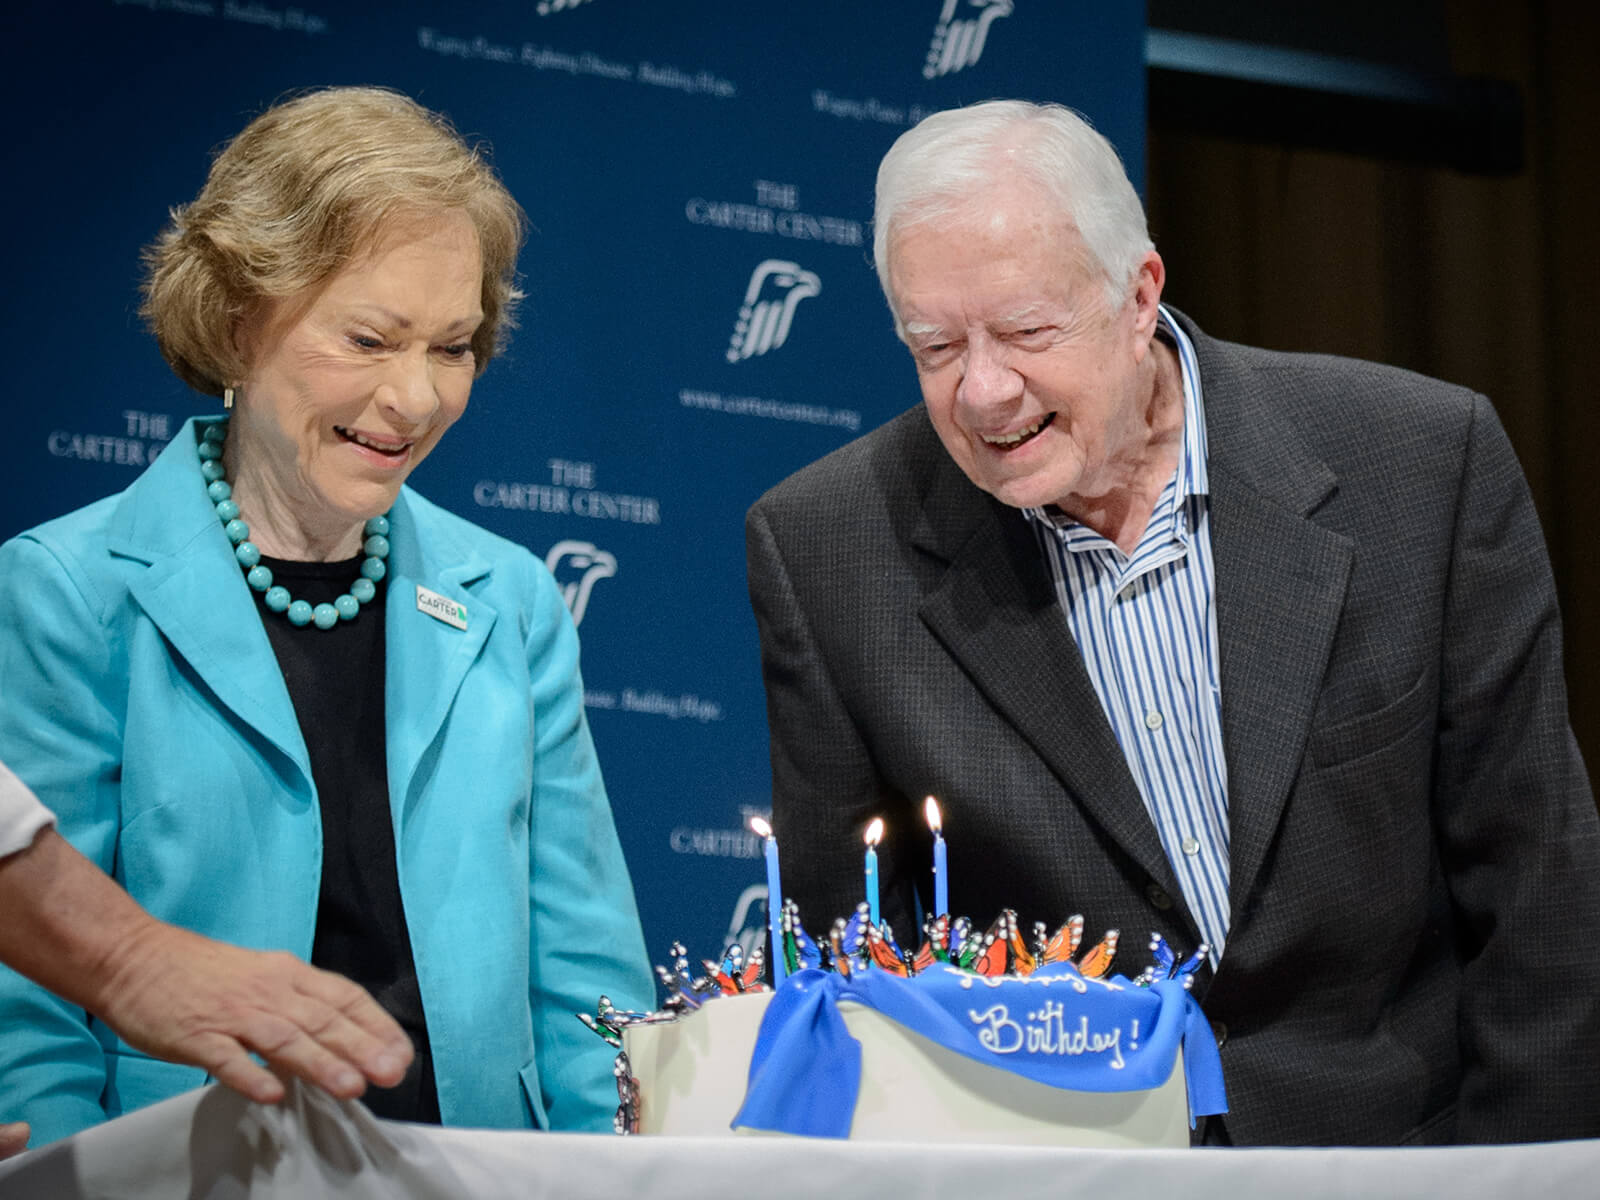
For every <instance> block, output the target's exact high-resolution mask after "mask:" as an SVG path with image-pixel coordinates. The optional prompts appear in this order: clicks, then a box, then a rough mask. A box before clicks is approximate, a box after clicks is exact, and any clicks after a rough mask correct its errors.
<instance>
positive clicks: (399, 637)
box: [384, 489, 499, 834]
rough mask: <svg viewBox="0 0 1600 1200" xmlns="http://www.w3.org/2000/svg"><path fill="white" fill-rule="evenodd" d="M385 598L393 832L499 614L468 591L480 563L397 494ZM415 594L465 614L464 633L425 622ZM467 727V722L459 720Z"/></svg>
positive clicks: (480, 578)
mask: <svg viewBox="0 0 1600 1200" xmlns="http://www.w3.org/2000/svg"><path fill="white" fill-rule="evenodd" d="M389 540H390V551H389V570H390V574H389V598H388V604H387V607H386V609H385V613H384V615H385V620H386V622H387V638H388V655H389V669H388V671H387V673H386V675H387V682H386V685H385V694H384V703H385V706H386V708H387V723H388V736H389V746H388V759H389V803H390V805H391V806H392V810H393V817H394V823H395V830H396V832H397V834H398V831H399V830H400V829H401V827H402V824H403V820H404V815H405V811H406V806H407V805H408V804H409V803H410V802H411V799H412V796H413V792H414V791H416V790H417V788H418V786H419V785H420V784H421V783H422V782H424V780H423V778H422V776H423V775H424V773H426V772H429V770H430V764H431V765H437V762H438V754H437V753H434V754H430V753H429V749H430V747H432V746H433V744H434V742H435V740H436V739H437V738H438V736H439V733H440V730H441V729H442V728H443V726H444V723H445V718H446V717H447V716H448V715H449V714H450V710H451V707H452V706H453V705H454V704H455V702H456V697H457V693H458V692H459V691H460V689H461V682H462V680H463V679H464V678H465V677H466V674H467V669H468V668H469V667H470V666H471V665H472V663H473V662H474V661H475V660H476V659H477V658H478V656H479V654H480V653H482V651H483V647H484V643H485V642H486V641H487V640H488V637H489V631H490V630H491V629H493V628H494V624H495V621H496V620H497V619H498V615H499V614H498V613H497V612H496V611H495V609H494V608H492V607H491V606H490V605H489V603H488V602H487V601H486V600H484V599H483V598H482V596H480V595H477V594H475V593H474V591H473V588H474V585H476V584H479V583H481V582H484V581H486V580H487V579H488V577H489V574H490V570H491V568H490V565H489V563H488V561H487V560H486V559H484V558H483V557H482V556H481V555H479V554H477V553H476V552H475V551H473V550H472V549H470V548H467V547H463V546H461V545H460V544H458V543H457V542H455V541H454V540H453V539H451V538H450V537H449V536H448V534H446V533H445V532H444V530H443V527H442V526H441V525H440V524H438V523H437V522H435V521H434V520H433V516H432V508H431V506H430V505H427V504H426V503H425V502H420V501H419V498H418V497H417V496H416V495H415V494H414V493H412V492H410V491H409V489H403V490H402V491H401V493H400V497H399V499H398V500H397V502H396V504H395V508H394V513H393V520H392V528H391V532H390V538H389ZM419 586H421V587H423V588H426V589H427V590H428V591H430V592H434V593H437V594H438V595H441V596H444V597H446V598H447V599H450V600H453V601H455V602H456V603H457V604H458V605H461V606H463V607H464V608H465V609H466V626H467V627H466V628H465V629H458V628H456V627H455V626H454V625H451V624H449V623H447V622H446V621H443V620H441V619H439V618H438V617H435V616H431V615H429V614H428V613H426V612H424V611H422V610H421V608H420V607H419V605H418V592H417V588H418V587H419ZM458 715H460V716H463V717H464V718H465V719H468V720H470V719H471V714H470V713H468V714H458Z"/></svg>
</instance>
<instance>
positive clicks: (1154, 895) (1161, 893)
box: [1144, 883, 1172, 912]
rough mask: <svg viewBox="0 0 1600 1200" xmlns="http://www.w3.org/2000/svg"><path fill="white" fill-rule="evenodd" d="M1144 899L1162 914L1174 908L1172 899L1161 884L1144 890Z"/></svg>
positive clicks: (1151, 885) (1154, 884) (1155, 884)
mask: <svg viewBox="0 0 1600 1200" xmlns="http://www.w3.org/2000/svg"><path fill="white" fill-rule="evenodd" d="M1144 898H1145V899H1146V900H1148V901H1150V903H1151V905H1152V906H1154V907H1155V908H1159V909H1160V910H1161V911H1162V912H1166V911H1167V909H1169V908H1171V907H1172V897H1171V896H1169V895H1167V890H1166V889H1165V888H1164V887H1162V886H1161V885H1160V884H1159V883H1152V884H1150V885H1149V886H1147V887H1146V888H1145V889H1144Z"/></svg>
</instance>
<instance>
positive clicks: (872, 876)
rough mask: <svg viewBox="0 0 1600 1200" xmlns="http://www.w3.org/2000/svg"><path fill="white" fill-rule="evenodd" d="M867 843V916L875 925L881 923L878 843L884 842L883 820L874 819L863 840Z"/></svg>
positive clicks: (879, 818)
mask: <svg viewBox="0 0 1600 1200" xmlns="http://www.w3.org/2000/svg"><path fill="white" fill-rule="evenodd" d="M863 840H864V841H865V842H866V843H867V916H868V918H869V919H870V920H871V921H872V923H873V924H874V925H877V924H880V923H881V918H880V917H879V916H878V843H879V842H881V841H882V840H883V818H882V817H873V818H872V824H871V825H868V826H867V834H866V837H865V838H864V839H863Z"/></svg>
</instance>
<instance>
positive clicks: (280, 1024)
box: [93, 919, 412, 1103]
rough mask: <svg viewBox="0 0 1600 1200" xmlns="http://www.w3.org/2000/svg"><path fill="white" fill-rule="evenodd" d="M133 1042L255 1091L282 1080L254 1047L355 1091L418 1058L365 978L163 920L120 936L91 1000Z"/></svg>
mask: <svg viewBox="0 0 1600 1200" xmlns="http://www.w3.org/2000/svg"><path fill="white" fill-rule="evenodd" d="M93 1007H94V1011H96V1012H97V1013H98V1015H99V1016H101V1017H102V1018H103V1019H104V1020H105V1022H106V1023H107V1024H108V1025H110V1026H111V1027H112V1028H113V1029H115V1030H116V1031H117V1032H118V1033H120V1034H121V1035H122V1037H123V1040H125V1041H126V1042H127V1043H128V1044H129V1045H131V1046H133V1047H134V1048H135V1049H138V1050H142V1051H144V1052H145V1053H146V1054H151V1055H154V1056H155V1057H157V1058H165V1059H170V1060H172V1061H173V1062H185V1063H190V1064H192V1065H194V1066H197V1067H204V1068H205V1069H206V1071H207V1072H209V1073H210V1074H211V1075H212V1076H214V1077H215V1078H216V1079H218V1080H220V1081H221V1082H222V1083H225V1084H227V1085H228V1086H229V1087H231V1088H233V1089H234V1090H235V1091H237V1092H240V1093H242V1094H243V1095H245V1096H248V1097H249V1098H250V1099H252V1100H258V1101H261V1102H263V1103H275V1102H277V1101H278V1100H281V1099H282V1098H283V1084H282V1082H280V1080H279V1079H277V1078H276V1077H275V1076H274V1075H273V1073H272V1071H268V1070H265V1069H264V1068H262V1067H261V1066H260V1065H259V1064H257V1063H256V1062H254V1061H253V1060H252V1059H251V1058H250V1054H251V1053H252V1052H253V1053H255V1054H259V1055H260V1056H261V1057H262V1058H263V1059H265V1060H266V1062H267V1064H268V1065H269V1066H271V1067H272V1068H273V1070H275V1071H277V1072H278V1073H279V1074H281V1075H284V1076H290V1075H293V1076H298V1077H299V1078H301V1079H304V1080H306V1081H307V1082H308V1083H313V1084H315V1085H316V1086H318V1087H320V1088H322V1089H323V1090H324V1091H327V1092H329V1093H330V1094H332V1095H334V1096H338V1097H341V1098H349V1097H354V1096H359V1095H361V1093H362V1092H363V1091H365V1090H366V1086H367V1082H368V1081H369V1080H370V1081H372V1082H373V1083H376V1084H379V1085H380V1086H384V1087H389V1086H393V1085H394V1084H396V1083H399V1082H400V1079H401V1077H402V1076H403V1075H404V1074H405V1070H406V1067H407V1066H408V1065H409V1064H410V1062H411V1056H412V1050H411V1043H410V1041H408V1040H407V1038H406V1035H405V1033H404V1032H403V1031H402V1030H401V1028H400V1026H398V1025H397V1024H395V1022H394V1021H393V1020H392V1019H391V1018H390V1017H389V1015H388V1014H387V1013H385V1012H384V1011H383V1009H381V1008H380V1007H378V1005H377V1003H376V1002H375V1001H374V1000H373V999H372V997H371V996H369V995H368V994H367V993H366V992H365V991H364V990H363V989H362V988H360V987H358V986H356V985H355V984H354V983H351V982H350V981H349V980H347V979H345V978H343V977H342V976H339V975H334V974H332V973H330V972H327V971H321V970H318V969H317V968H316V967H312V966H308V965H306V964H305V963H303V962H301V961H300V960H299V959H297V958H295V957H294V956H293V955H290V954H283V953H260V952H257V951H253V950H241V949H239V948H238V947H236V946H229V945H226V944H224V943H222V942H217V941H213V940H212V939H210V938H206V937H201V936H200V935H198V934H194V933H190V932H189V931H187V930H184V929H179V928H177V927H175V926H172V925H168V924H166V923H164V922H161V921H156V920H154V919H150V921H149V923H148V925H146V926H145V927H144V928H142V929H141V930H140V931H139V932H138V934H137V935H136V936H135V937H134V938H132V939H130V940H129V941H128V942H127V943H126V944H125V945H124V946H123V947H121V948H119V951H118V953H117V955H116V961H115V965H114V966H113V967H112V969H111V970H110V972H109V973H108V974H107V976H106V982H105V986H104V987H103V988H102V989H101V999H100V1000H99V1001H98V1003H97V1005H95V1006H93Z"/></svg>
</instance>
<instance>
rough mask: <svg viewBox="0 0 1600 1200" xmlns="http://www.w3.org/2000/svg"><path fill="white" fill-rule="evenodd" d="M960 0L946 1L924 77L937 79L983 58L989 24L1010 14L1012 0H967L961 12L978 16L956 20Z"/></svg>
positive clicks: (964, 68) (931, 46)
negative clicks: (975, 12)
mask: <svg viewBox="0 0 1600 1200" xmlns="http://www.w3.org/2000/svg"><path fill="white" fill-rule="evenodd" d="M961 7H962V4H961V0H944V9H943V10H942V11H941V12H940V13H939V23H938V24H937V25H935V26H934V27H933V43H932V44H931V45H930V46H929V47H928V59H927V61H926V62H924V63H923V64H922V77H923V78H924V79H937V78H938V77H939V76H940V75H950V74H953V73H955V72H956V71H964V70H966V68H968V67H970V66H973V65H975V64H976V63H977V61H978V59H980V58H982V57H983V46H984V43H985V42H987V41H988V40H989V26H991V25H993V24H994V23H995V22H996V21H998V20H999V19H1000V18H1001V17H1009V16H1010V15H1011V9H1012V0H967V3H966V6H965V8H963V9H962V11H964V12H967V13H969V14H970V13H971V11H972V10H973V9H977V10H978V13H977V15H976V16H968V17H967V18H966V19H964V20H960V21H958V20H956V19H955V15H956V9H957V8H961Z"/></svg>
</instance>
